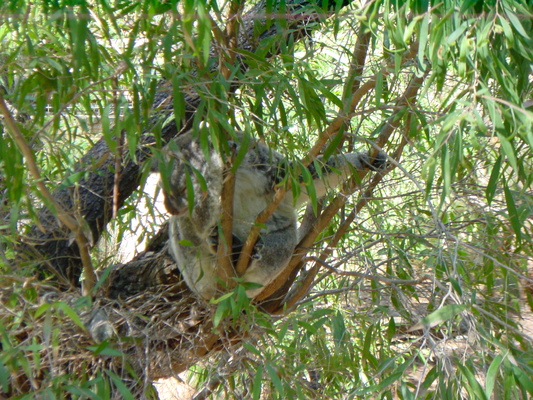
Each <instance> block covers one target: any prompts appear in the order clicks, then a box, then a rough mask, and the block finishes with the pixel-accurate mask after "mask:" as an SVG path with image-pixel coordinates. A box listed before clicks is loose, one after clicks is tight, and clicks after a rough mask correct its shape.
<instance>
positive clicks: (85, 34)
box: [0, 0, 533, 398]
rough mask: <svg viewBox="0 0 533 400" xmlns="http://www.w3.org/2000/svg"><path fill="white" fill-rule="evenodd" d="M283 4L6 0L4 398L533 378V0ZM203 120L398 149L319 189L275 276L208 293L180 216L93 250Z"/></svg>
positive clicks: (294, 156)
mask: <svg viewBox="0 0 533 400" xmlns="http://www.w3.org/2000/svg"><path fill="white" fill-rule="evenodd" d="M287 3H288V4H286V3H283V2H280V3H278V2H270V1H266V2H258V3H257V4H255V5H253V6H250V8H249V9H248V8H247V7H245V6H244V5H242V4H240V2H231V3H228V4H218V3H216V2H204V1H189V2H184V3H183V4H181V3H178V2H156V1H146V2H131V3H124V2H116V3H108V2H103V1H99V0H94V1H87V2H70V1H64V2H55V3H50V2H44V1H43V2H25V1H12V2H10V3H7V4H3V5H2V6H0V7H2V10H1V15H2V18H3V20H4V21H3V22H4V23H3V24H2V25H1V27H0V37H1V38H2V43H3V44H4V45H3V48H2V52H1V54H0V57H1V58H2V60H3V63H2V69H1V70H0V76H1V77H2V80H3V82H4V83H3V88H4V90H3V93H2V95H1V98H0V108H1V114H2V126H1V129H2V137H1V139H0V154H1V159H0V162H1V164H2V167H3V171H4V173H3V174H2V175H0V177H1V180H0V193H2V196H3V199H4V200H5V201H4V206H3V208H2V212H1V214H0V215H1V216H2V220H3V221H4V222H3V223H2V226H1V227H0V228H1V229H2V233H3V236H2V241H1V245H2V246H3V248H4V252H3V263H2V264H0V265H1V266H2V270H3V276H2V281H3V283H4V285H3V287H2V291H1V295H2V300H3V307H2V322H3V324H2V357H1V361H2V363H0V384H1V385H2V389H3V391H4V393H5V394H7V395H8V396H10V395H15V394H22V393H33V395H37V396H41V397H47V396H49V397H51V396H54V395H55V396H58V397H63V396H64V394H65V393H69V394H70V395H71V396H73V397H76V396H78V397H82V398H84V397H91V398H105V397H106V396H107V397H110V396H112V397H113V396H114V397H120V396H122V397H131V396H137V397H140V396H147V397H149V396H151V395H153V392H152V391H151V387H150V382H151V380H152V379H154V378H158V377H164V376H171V375H173V374H176V373H178V372H180V371H184V370H187V369H190V368H192V369H190V370H196V371H197V372H198V371H203V372H202V374H203V375H202V374H200V375H201V376H203V377H204V379H205V380H206V382H207V384H206V391H203V392H201V393H199V396H200V395H202V396H203V395H208V394H209V390H207V388H210V390H226V391H227V392H228V393H227V395H229V394H231V395H233V396H234V397H238V396H243V397H246V396H248V397H251V398H259V397H260V395H261V393H262V392H263V395H264V396H267V395H266V393H267V391H269V392H270V394H269V395H270V396H271V397H279V398H286V397H289V396H298V397H301V398H311V397H312V398H355V397H369V398H370V397H376V393H379V394H378V395H379V396H381V397H386V398H393V397H394V396H396V397H398V398H415V397H417V396H418V397H424V398H457V397H458V395H457V393H462V394H461V395H462V396H467V397H472V398H473V397H479V398H484V397H487V398H490V397H491V396H495V397H498V398H499V397H501V398H525V397H526V396H527V394H528V393H529V395H531V394H533V388H532V385H531V381H530V378H529V377H530V376H533V371H532V368H531V355H530V354H531V341H532V339H531V335H530V334H528V333H527V332H526V331H525V330H524V329H522V328H521V326H520V317H521V316H523V315H526V313H527V312H528V311H527V305H528V304H529V306H530V307H531V305H532V299H531V284H532V283H533V281H532V278H531V274H530V273H531V268H532V267H531V266H532V263H533V259H532V254H531V215H532V212H533V208H532V204H533V202H532V195H531V191H530V189H529V187H530V185H531V181H532V178H533V175H532V166H533V165H532V159H531V145H532V144H533V137H532V129H531V124H532V121H533V119H532V118H531V117H532V111H531V107H532V102H531V101H532V97H533V96H532V86H531V74H532V70H531V65H532V60H533V50H532V48H533V47H532V46H531V44H532V38H531V34H530V32H531V31H533V30H532V29H531V24H532V19H531V17H532V15H533V10H532V8H531V5H530V4H528V3H527V2H525V1H522V2H521V1H512V0H503V1H501V2H495V3H485V2H481V1H478V2H460V1H455V2H454V1H451V2H445V3H438V4H430V3H429V2H418V1H412V2H394V3H390V2H388V1H375V2H369V3H361V4H360V3H358V2H354V3H353V4H348V3H349V2H316V3H314V2H301V1H300V2H287ZM21 10H24V12H23V13H21ZM29 22H31V23H29ZM206 126H208V127H209V128H208V129H206ZM191 127H192V129H197V130H202V129H203V130H204V131H205V132H208V135H210V137H212V138H213V140H214V141H218V142H220V143H224V141H225V140H227V137H228V136H227V135H229V134H231V133H232V132H233V131H235V130H236V129H238V130H245V131H247V132H253V133H254V135H255V136H257V137H259V138H261V140H264V141H265V142H266V143H267V144H269V145H270V146H272V147H273V148H276V149H277V150H278V151H280V152H282V153H284V154H285V155H286V156H287V157H288V158H289V159H291V160H293V161H294V163H293V164H294V165H296V166H297V167H298V166H301V165H306V164H307V163H310V162H312V161H313V160H314V158H315V157H316V156H317V155H318V154H319V153H325V154H326V155H327V154H331V153H332V152H336V151H340V150H341V149H343V150H346V149H351V148H353V147H354V146H355V147H358V146H360V145H361V144H367V145H368V146H369V147H370V148H372V149H374V150H373V151H377V150H378V149H380V148H383V149H385V150H386V152H387V153H388V154H389V156H390V158H389V162H390V168H389V169H388V170H387V173H386V174H376V175H372V176H368V177H365V176H364V174H361V175H360V176H359V177H355V179H354V181H353V182H352V184H351V185H346V186H344V187H343V188H342V189H341V190H340V191H339V193H333V194H332V197H331V198H329V199H325V200H320V201H317V200H316V199H315V201H312V204H311V206H310V207H308V210H306V211H305V213H304V214H303V215H302V229H303V231H304V232H305V233H306V234H305V235H303V239H302V241H301V242H300V250H299V251H298V254H295V256H294V257H293V260H292V261H291V263H290V265H289V268H288V269H287V270H286V271H285V273H284V274H283V275H282V279H279V280H277V281H276V282H275V283H274V284H273V285H272V286H271V287H269V288H267V289H266V291H265V292H266V295H264V296H262V297H260V298H258V299H255V301H254V302H252V303H250V302H249V301H248V299H246V298H245V296H243V295H242V287H240V286H237V288H236V289H235V291H234V292H233V294H230V295H227V296H222V298H220V299H218V300H215V301H214V302H213V303H212V304H205V303H203V302H201V301H199V300H198V299H196V298H195V297H194V296H193V295H192V294H191V293H190V291H189V290H188V289H187V288H186V287H185V286H184V285H183V284H181V283H180V279H179V274H178V273H177V270H176V268H175V265H174V264H173V261H172V260H171V259H170V258H169V257H168V255H167V254H166V247H165V245H166V233H165V226H162V227H161V230H160V232H159V233H157V234H156V235H155V237H154V240H152V242H151V244H150V245H149V246H148V248H147V251H146V252H143V253H141V254H140V255H138V256H137V257H136V258H135V259H134V260H132V261H131V262H127V263H125V264H120V265H115V264H116V262H114V261H113V260H112V259H108V258H104V257H103V256H102V254H101V253H99V251H98V243H99V240H100V239H101V236H102V235H103V234H105V232H106V229H108V225H109V223H110V221H111V220H112V219H114V220H115V221H118V222H117V225H118V226H119V227H120V226H122V228H121V229H122V230H124V229H126V228H125V224H124V219H125V218H126V214H127V212H128V210H131V209H132V205H131V204H129V203H128V201H130V200H131V196H132V194H133V193H134V191H135V190H136V189H137V187H138V186H139V185H141V184H142V182H143V181H144V180H145V179H146V176H147V174H148V173H149V169H150V164H151V160H152V159H161V157H162V154H163V152H164V145H165V143H167V142H168V141H169V140H170V139H171V138H172V137H174V136H175V135H178V134H179V133H180V132H181V131H182V130H184V129H189V128H191ZM302 149H304V150H303V151H302ZM296 170H297V168H295V174H294V179H293V182H292V188H298V187H299V183H298V182H297V181H296V180H297V179H298V178H297V176H296V175H297V174H296ZM357 186H362V190H360V191H356V188H357ZM284 190H288V186H283V185H282V186H280V188H279V192H280V196H281V193H282V192H283V191H284ZM291 190H292V189H291ZM354 193H355V194H354ZM230 222H231V221H230ZM225 224H227V221H222V225H223V228H224V226H226V225H225ZM119 230H120V228H119ZM119 234H120V232H119ZM80 249H81V251H80ZM301 249H305V250H306V251H305V252H304V251H301ZM528 267H529V270H528ZM95 270H96V274H95V273H94V271H95ZM528 274H529V275H528ZM82 286H83V293H80V288H81V287H82ZM90 321H92V322H93V324H91V323H89V322H90ZM102 321H103V323H104V324H103V325H102V326H103V328H101V329H104V330H105V329H110V328H109V326H108V325H107V324H106V321H111V322H112V327H113V329H114V330H115V331H116V334H117V336H118V338H115V339H112V340H105V341H103V342H102V343H99V344H98V343H94V341H93V338H92V337H91V335H90V334H89V333H88V332H87V330H86V329H85V326H86V325H90V326H97V324H96V322H102ZM93 334H94V332H93ZM93 336H94V335H93ZM227 354H229V355H230V356H227ZM207 357H211V359H217V357H218V360H220V361H219V362H220V365H219V366H218V367H217V368H215V369H213V370H210V369H209V368H208V367H202V365H203V364H202V362H201V361H202V360H205V359H206V358H207ZM223 381H224V382H228V385H223V386H217V385H216V384H217V383H220V382H223ZM217 387H218V389H217Z"/></svg>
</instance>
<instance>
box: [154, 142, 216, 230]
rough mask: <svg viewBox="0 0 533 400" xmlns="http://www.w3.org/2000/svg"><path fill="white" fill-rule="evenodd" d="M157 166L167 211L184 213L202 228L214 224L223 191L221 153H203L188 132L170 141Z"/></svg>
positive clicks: (181, 214) (178, 213)
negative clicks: (162, 159)
mask: <svg viewBox="0 0 533 400" xmlns="http://www.w3.org/2000/svg"><path fill="white" fill-rule="evenodd" d="M160 170H161V171H160V172H161V178H162V180H163V182H162V186H163V192H164V194H165V207H166V208H167V210H168V212H169V213H170V214H173V215H180V216H185V215H187V216H189V218H191V219H192V220H193V222H194V224H195V225H197V226H201V227H202V229H203V228H207V226H208V225H209V227H212V226H211V225H213V224H216V221H218V218H219V216H220V193H221V191H222V171H223V169H222V161H221V158H220V156H218V155H217V154H216V153H214V152H211V153H210V154H207V155H206V154H205V153H204V151H203V149H201V148H200V145H199V143H198V142H197V141H196V140H194V139H193V138H192V137H191V136H190V135H181V136H179V137H178V139H177V140H176V141H174V142H173V143H171V144H169V146H168V148H167V154H166V162H165V163H164V165H161V166H160ZM204 225H205V226H204Z"/></svg>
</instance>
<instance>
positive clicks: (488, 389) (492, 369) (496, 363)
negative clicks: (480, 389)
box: [485, 355, 503, 399]
mask: <svg viewBox="0 0 533 400" xmlns="http://www.w3.org/2000/svg"><path fill="white" fill-rule="evenodd" d="M502 361H503V357H502V356H501V355H497V356H496V357H494V360H492V363H491V364H490V366H489V369H488V370H487V376H486V378H485V396H486V397H487V399H491V398H492V392H493V390H494V385H495V384H496V375H497V374H498V372H499V369H500V365H501V363H502Z"/></svg>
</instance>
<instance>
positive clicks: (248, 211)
mask: <svg viewBox="0 0 533 400" xmlns="http://www.w3.org/2000/svg"><path fill="white" fill-rule="evenodd" d="M239 138H242V136H239ZM230 146H231V147H232V148H233V150H234V151H235V152H236V153H238V152H239V150H241V148H240V146H241V143H239V141H232V142H230ZM171 147H172V148H173V150H171V151H170V152H169V153H170V160H169V162H168V165H169V166H170V169H169V173H168V174H167V176H168V178H167V179H168V182H167V183H168V184H166V185H165V184H163V192H164V194H165V206H166V208H167V210H168V211H169V213H171V214H173V215H172V217H171V218H170V221H169V251H170V254H171V256H172V257H173V259H174V260H175V261H176V264H177V266H178V268H179V270H180V272H181V274H182V275H183V278H184V280H185V282H186V284H187V285H188V287H189V288H190V289H191V290H193V291H194V292H196V293H197V294H199V295H200V296H201V297H203V298H205V299H210V298H212V297H213V296H216V295H217V283H218V281H217V254H216V246H217V243H218V238H217V236H216V232H217V231H218V229H217V227H218V224H219V222H220V219H221V212H222V206H221V192H222V185H223V178H222V174H223V169H224V163H223V159H222V157H221V155H220V154H219V153H218V152H217V151H215V149H214V148H213V146H211V145H209V149H208V150H207V151H206V149H205V145H204V146H203V147H204V148H202V147H201V145H200V141H199V140H198V138H197V137H196V136H195V135H194V134H193V133H192V131H189V132H187V133H185V134H183V135H180V136H179V137H178V138H176V139H175V142H174V143H173V145H172V146H171ZM317 161H318V162H317V163H315V164H311V165H310V166H309V167H308V170H309V172H310V174H311V176H312V177H313V180H314V186H315V191H316V195H317V198H320V197H322V196H324V195H325V193H326V190H327V189H328V188H331V187H335V186H337V185H338V184H340V183H341V182H343V181H344V180H346V179H347V178H348V177H349V176H350V175H351V174H352V173H353V171H354V170H365V169H372V170H377V169H380V168H382V167H383V166H384V165H385V163H386V155H385V154H384V153H380V154H379V156H378V157H377V158H376V159H375V160H370V157H369V155H368V154H367V153H349V154H344V155H342V156H341V155H339V156H331V157H329V158H328V160H327V161H326V162H323V161H322V160H321V159H318V160H317ZM316 165H320V170H319V171H317V168H316ZM288 167H290V163H289V162H288V160H286V159H285V158H284V157H283V156H282V155H281V154H280V153H278V152H276V151H274V150H272V149H270V148H268V147H267V146H266V145H264V144H263V143H261V142H259V141H253V140H252V141H251V143H249V144H248V148H247V150H246V153H245V154H244V158H243V159H242V161H241V162H240V164H239V165H238V168H237V169H236V171H235V189H234V200H233V228H232V233H233V238H232V242H233V248H232V251H233V253H234V255H233V262H234V263H235V262H236V261H235V260H237V259H238V255H239V252H240V249H241V248H242V244H243V243H244V242H245V240H246V238H247V237H248V234H249V232H250V229H251V227H252V225H253V224H254V221H255V219H256V217H257V215H258V214H259V213H260V212H261V211H263V210H264V209H265V208H266V207H267V206H268V205H269V204H270V203H271V201H272V199H273V197H274V194H275V187H276V185H277V184H279V183H281V182H282V181H283V179H284V178H285V177H286V174H287V168H288ZM191 192H192V193H191ZM307 201H308V197H307V196H306V194H304V193H302V194H301V195H300V196H299V197H298V198H294V196H293V194H292V192H291V191H288V193H287V194H286V195H285V198H284V199H283V200H282V202H281V203H280V204H279V206H278V208H277V209H276V211H275V212H274V213H273V214H272V216H271V217H270V218H269V219H268V220H267V222H266V223H265V224H264V226H263V227H262V229H261V231H260V236H259V239H258V241H257V243H256V245H255V248H254V251H253V254H252V257H251V258H252V260H251V263H250V265H249V266H248V269H247V270H246V272H245V273H244V276H243V279H244V282H254V283H258V284H260V285H262V286H261V287H260V288H254V289H249V290H247V292H246V294H247V296H248V297H250V298H254V297H256V296H257V295H258V294H259V293H260V292H261V291H262V290H263V288H264V287H265V286H266V285H268V283H270V282H271V281H272V280H274V278H276V276H277V275H278V274H279V273H280V272H281V271H282V270H283V269H284V267H285V266H286V265H287V263H288V262H289V260H290V258H291V256H292V254H293V252H294V249H295V247H296V245H297V226H296V225H297V214H296V212H297V210H298V208H299V207H300V206H301V205H302V204H304V203H306V202H307ZM190 202H192V204H191V203H190Z"/></svg>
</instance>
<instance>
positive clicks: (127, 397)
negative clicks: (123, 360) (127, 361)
mask: <svg viewBox="0 0 533 400" xmlns="http://www.w3.org/2000/svg"><path fill="white" fill-rule="evenodd" d="M105 372H106V374H107V375H108V376H109V377H110V378H111V380H112V381H113V384H114V385H115V387H116V388H117V389H118V391H119V392H120V394H121V395H122V398H123V399H124V400H135V396H133V394H132V393H131V392H130V390H129V389H128V387H127V386H126V385H125V384H124V381H123V379H122V378H119V377H118V376H117V374H115V373H114V372H113V371H111V370H109V369H106V370H105Z"/></svg>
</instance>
